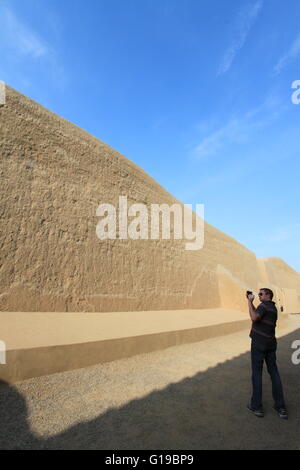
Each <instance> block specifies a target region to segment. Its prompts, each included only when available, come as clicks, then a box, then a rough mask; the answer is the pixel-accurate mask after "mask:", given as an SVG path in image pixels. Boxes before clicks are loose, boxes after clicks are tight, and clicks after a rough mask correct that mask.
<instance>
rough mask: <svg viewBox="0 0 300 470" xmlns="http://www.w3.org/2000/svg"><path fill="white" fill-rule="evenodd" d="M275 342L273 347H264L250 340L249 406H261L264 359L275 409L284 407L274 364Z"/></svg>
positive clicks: (278, 376) (255, 407)
mask: <svg viewBox="0 0 300 470" xmlns="http://www.w3.org/2000/svg"><path fill="white" fill-rule="evenodd" d="M276 349H277V343H276V344H275V345H274V346H273V347H271V348H270V347H269V348H268V347H264V346H262V345H260V344H258V343H257V342H256V341H255V340H253V339H252V342H251V365H252V387H253V394H252V398H251V406H252V408H254V409H258V408H260V407H261V406H262V371H263V364H264V360H265V361H266V364H267V370H268V372H269V374H270V377H271V381H272V395H273V399H274V405H275V407H276V408H277V409H279V408H285V403H284V397H283V390H282V384H281V380H280V375H279V372H278V369H277V364H276Z"/></svg>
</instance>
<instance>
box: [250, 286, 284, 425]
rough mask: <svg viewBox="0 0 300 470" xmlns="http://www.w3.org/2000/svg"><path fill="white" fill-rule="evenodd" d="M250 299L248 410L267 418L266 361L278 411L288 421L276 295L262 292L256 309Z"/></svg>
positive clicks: (275, 406) (267, 290)
mask: <svg viewBox="0 0 300 470" xmlns="http://www.w3.org/2000/svg"><path fill="white" fill-rule="evenodd" d="M246 296H247V299H248V306H249V314H250V317H251V320H252V328H251V331H250V334H249V336H250V338H251V339H252V341H251V366H252V387H253V393H252V397H251V402H250V403H249V404H248V405H247V408H248V410H250V411H252V412H253V413H254V414H255V415H256V416H258V417H263V416H264V411H263V406H262V371H263V363H264V360H265V362H266V365H267V370H268V372H269V374H270V377H271V381H272V395H273V399H274V409H275V410H276V411H277V413H278V416H279V417H280V418H283V419H288V414H287V410H286V406H285V401H284V396H283V390H282V384H281V379H280V375H279V372H278V368H277V364H276V349H277V340H276V337H275V328H276V322H277V308H276V305H275V302H273V300H272V299H273V292H272V291H271V289H267V288H263V289H260V291H259V294H258V296H259V300H260V302H261V303H260V304H259V306H258V307H257V308H256V309H255V307H254V305H253V300H254V295H253V294H248V292H247V294H246Z"/></svg>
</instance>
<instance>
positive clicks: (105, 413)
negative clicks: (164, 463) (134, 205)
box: [0, 315, 300, 450]
mask: <svg viewBox="0 0 300 470" xmlns="http://www.w3.org/2000/svg"><path fill="white" fill-rule="evenodd" d="M249 326H250V322H249ZM248 334H249V330H244V331H241V332H238V333H234V334H230V335H226V336H222V337H217V338H211V339H207V340H204V341H200V342H197V343H192V344H185V345H180V346H174V347H171V348H168V349H166V350H163V351H156V352H152V353H147V354H141V355H138V356H134V357H131V358H127V359H121V360H118V361H114V362H110V363H106V364H101V365H96V366H92V367H88V368H85V369H77V370H74V371H69V372H63V373H57V374H53V375H49V376H44V377H39V378H35V379H30V380H26V381H24V382H20V383H18V384H15V385H13V386H9V385H8V384H5V383H3V382H2V383H1V385H0V423H1V425H0V448H1V449H16V448H19V449H40V448H44V449H59V448H60V449H108V450H118V449H119V450H122V449H150V450H154V449H161V450H162V449H173V450H176V449H300V437H299V422H300V406H299V405H300V395H299V389H300V364H299V365H295V364H293V363H292V361H291V355H292V353H293V352H294V350H293V349H292V348H291V344H292V342H293V341H294V340H300V315H297V316H296V315H294V316H289V318H288V320H286V321H285V322H284V324H283V325H282V326H281V327H280V328H279V329H278V331H277V337H278V350H277V358H278V367H279V371H280V374H281V378H282V382H283V387H284V393H285V398H286V402H287V406H288V410H289V420H288V421H284V420H281V419H280V418H279V417H278V416H277V414H276V413H275V411H274V410H273V409H272V405H273V400H272V394H271V383H270V380H269V376H268V374H267V371H266V368H264V383H263V403H264V408H265V417H264V418H257V417H256V416H254V415H252V414H251V413H250V412H249V411H248V410H247V409H246V404H247V402H248V401H249V398H250V394H251V383H250V381H251V371H250V352H249V351H250V338H249V336H248Z"/></svg>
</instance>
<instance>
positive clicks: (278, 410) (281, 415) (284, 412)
mask: <svg viewBox="0 0 300 470" xmlns="http://www.w3.org/2000/svg"><path fill="white" fill-rule="evenodd" d="M273 408H274V410H275V411H276V413H277V414H278V416H279V418H282V419H288V412H287V410H286V409H285V408H276V407H275V406H274V407H273Z"/></svg>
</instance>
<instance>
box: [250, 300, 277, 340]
mask: <svg viewBox="0 0 300 470" xmlns="http://www.w3.org/2000/svg"><path fill="white" fill-rule="evenodd" d="M255 312H256V313H258V314H259V316H260V318H259V319H258V320H257V321H255V322H252V328H251V331H250V334H249V336H250V338H252V339H253V340H255V341H256V342H258V343H259V344H261V345H262V346H264V347H273V346H274V345H275V344H276V342H277V341H276V337H275V328H276V322H277V308H276V305H275V302H273V301H272V300H267V301H266V302H261V303H260V304H259V306H258V307H257V309H256V310H255Z"/></svg>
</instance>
